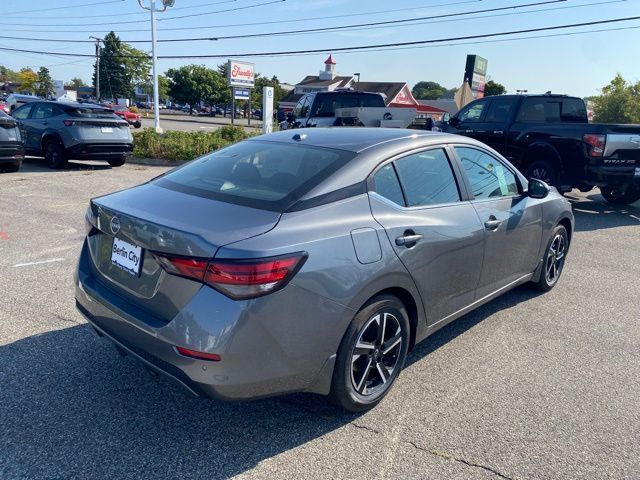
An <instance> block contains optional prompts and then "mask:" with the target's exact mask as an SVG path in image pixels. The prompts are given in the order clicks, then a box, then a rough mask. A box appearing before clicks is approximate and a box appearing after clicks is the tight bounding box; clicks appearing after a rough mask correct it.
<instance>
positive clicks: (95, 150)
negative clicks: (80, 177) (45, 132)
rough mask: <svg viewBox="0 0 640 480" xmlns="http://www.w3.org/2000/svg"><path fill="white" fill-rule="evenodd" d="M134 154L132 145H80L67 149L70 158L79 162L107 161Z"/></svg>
mask: <svg viewBox="0 0 640 480" xmlns="http://www.w3.org/2000/svg"><path fill="white" fill-rule="evenodd" d="M132 152H133V144H132V143H79V144H77V145H74V146H72V147H69V148H68V149H67V153H68V154H69V156H71V158H74V159H77V160H105V159H109V158H115V157H121V156H123V155H126V156H129V155H131V153H132Z"/></svg>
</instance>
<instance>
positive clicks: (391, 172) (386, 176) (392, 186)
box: [373, 163, 404, 206]
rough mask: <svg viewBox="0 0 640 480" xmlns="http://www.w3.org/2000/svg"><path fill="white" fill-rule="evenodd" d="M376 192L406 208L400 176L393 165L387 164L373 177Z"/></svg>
mask: <svg viewBox="0 0 640 480" xmlns="http://www.w3.org/2000/svg"><path fill="white" fill-rule="evenodd" d="M373 183H374V191H375V192H376V193H378V194H379V195H382V196H383V197H384V198H386V199H388V200H391V201H392V202H393V203H396V204H398V205H402V206H404V197H403V196H402V188H400V182H399V181H398V176H397V175H396V171H395V169H394V168H393V165H392V164H391V163H388V164H386V165H385V166H384V167H382V168H381V169H380V170H378V171H377V172H376V174H375V175H374V176H373Z"/></svg>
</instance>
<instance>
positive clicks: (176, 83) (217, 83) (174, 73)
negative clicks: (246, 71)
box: [167, 65, 225, 108]
mask: <svg viewBox="0 0 640 480" xmlns="http://www.w3.org/2000/svg"><path fill="white" fill-rule="evenodd" d="M167 77H168V78H169V95H170V96H171V97H172V98H173V99H174V100H175V101H177V102H180V103H188V104H189V106H190V107H191V108H193V107H194V106H195V105H197V104H198V103H200V102H203V101H204V102H212V101H214V99H215V97H216V94H217V92H218V90H219V89H221V88H222V86H223V85H225V82H224V78H222V75H221V74H220V73H219V72H217V71H215V70H212V69H211V68H207V67H205V66H204V65H183V66H182V67H180V68H170V69H169V70H168V71H167Z"/></svg>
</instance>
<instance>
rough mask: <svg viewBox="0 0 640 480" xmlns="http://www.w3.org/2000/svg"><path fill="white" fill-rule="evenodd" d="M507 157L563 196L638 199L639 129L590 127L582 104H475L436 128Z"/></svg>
mask: <svg viewBox="0 0 640 480" xmlns="http://www.w3.org/2000/svg"><path fill="white" fill-rule="evenodd" d="M439 128H440V129H441V130H443V131H445V132H449V133H457V134H460V135H466V136H469V137H472V138H475V139H477V140H480V141H481V142H484V143H486V144H487V145H489V146H490V147H492V148H495V149H496V150H497V151H498V152H500V153H502V154H503V155H505V156H506V157H507V158H508V159H509V160H510V161H511V162H512V163H513V164H514V165H516V166H517V167H518V168H519V169H520V170H521V171H523V172H524V174H525V176H527V177H528V178H540V179H542V180H544V181H545V182H547V183H549V184H551V185H554V186H556V187H557V188H558V189H559V190H561V191H569V190H571V188H578V189H580V190H581V191H583V192H588V191H589V190H591V189H592V188H593V187H594V186H596V187H600V192H601V193H602V196H603V197H604V199H605V200H607V201H608V202H611V203H619V204H627V203H633V202H635V201H637V200H639V199H640V125H614V124H596V123H589V120H588V117H587V109H586V107H585V104H584V101H583V100H582V99H581V98H577V97H569V96H566V95H551V94H545V95H503V96H498V97H487V98H483V99H481V100H476V101H474V102H471V103H470V104H468V105H467V106H465V107H464V108H463V109H462V110H460V111H459V112H458V113H457V114H456V115H454V116H453V117H451V118H450V119H449V120H448V121H446V122H443V123H442V124H440V125H439Z"/></svg>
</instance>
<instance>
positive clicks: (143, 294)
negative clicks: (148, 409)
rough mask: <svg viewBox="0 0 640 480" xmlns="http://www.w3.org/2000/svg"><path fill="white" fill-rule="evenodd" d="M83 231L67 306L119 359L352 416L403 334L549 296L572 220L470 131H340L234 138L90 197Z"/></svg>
mask: <svg viewBox="0 0 640 480" xmlns="http://www.w3.org/2000/svg"><path fill="white" fill-rule="evenodd" d="M86 225H87V237H86V240H85V242H84V246H83V248H82V253H81V255H80V260H79V265H78V269H77V274H76V278H75V284H76V304H77V307H78V309H79V310H80V312H82V314H84V316H85V317H86V318H87V320H88V321H89V322H90V323H91V325H93V327H94V328H95V330H96V331H97V332H98V334H99V335H101V336H105V337H107V338H108V339H110V340H111V341H112V342H113V343H115V345H116V346H117V349H118V350H119V351H120V352H121V353H126V354H129V355H132V356H133V357H135V358H137V359H138V360H140V361H142V362H143V363H144V364H146V365H147V366H148V367H149V368H151V369H154V370H157V371H159V372H162V373H164V374H166V375H168V376H169V377H170V378H172V379H173V380H175V381H176V382H178V383H179V384H181V385H182V386H184V387H186V388H187V389H188V390H190V391H191V392H192V393H194V394H196V395H202V396H210V397H215V398H219V399H250V398H256V397H265V396H270V395H276V394H282V393H286V392H296V391H305V392H315V393H320V394H324V395H330V397H331V398H332V399H333V400H334V401H335V402H336V403H337V404H339V405H341V406H342V407H344V408H346V409H348V410H351V411H362V410H366V409H369V408H372V407H373V406H375V405H376V404H377V403H378V402H380V400H381V399H382V398H383V397H384V396H385V395H386V394H387V392H388V391H389V389H390V388H391V385H392V384H393V383H394V381H395V380H396V378H397V377H398V374H399V373H400V370H401V368H402V366H403V363H404V361H405V358H406V356H407V352H408V351H410V350H411V349H412V348H413V346H414V345H415V344H416V343H417V342H420V341H421V340H423V339H424V338H425V337H427V336H428V335H430V334H432V333H433V332H435V331H436V330H438V329H439V328H441V327H443V326H444V325H446V324H447V323H449V322H451V321H453V320H455V319H456V318H458V317H460V316H462V315H464V314H465V313H467V312H469V311H471V310H473V309H474V308H476V307H478V306H480V305H482V304H484V303H486V302H488V301H490V300H492V299H493V298H495V297H497V296H498V295H500V294H502V293H504V292H506V291H508V290H510V289H512V288H514V287H516V286H518V285H521V284H524V283H527V282H531V283H532V284H533V285H535V286H536V287H538V288H541V289H542V290H550V289H551V288H553V287H554V286H555V285H556V283H557V282H558V279H559V277H560V275H561V273H562V269H563V266H564V263H565V260H566V255H567V252H568V249H569V244H570V241H571V235H572V232H573V229H574V220H573V215H572V212H571V206H570V205H569V203H568V202H567V201H566V200H565V199H564V198H563V197H562V196H560V195H559V194H558V192H557V191H556V190H555V189H553V188H550V187H548V186H547V185H546V184H544V183H543V182H541V181H539V180H532V181H530V182H528V183H527V181H526V180H525V178H524V177H523V176H522V175H521V174H520V173H519V172H518V171H517V170H516V169H515V168H514V167H513V166H512V165H510V164H509V162H507V161H506V160H505V159H504V158H503V157H501V156H500V155H499V154H498V153H496V152H495V151H493V150H492V149H490V148H488V147H487V146H485V145H483V144H481V143H479V142H477V141H475V140H473V139H469V138H464V137H460V136H455V135H449V134H442V133H431V132H420V133H417V132H416V131H410V130H398V129H379V128H377V129H366V128H355V129H350V128H340V129H309V130H305V131H304V132H303V133H302V132H299V133H298V132H291V131H288V132H287V131H285V132H280V133H275V134H271V135H268V136H261V137H255V138H253V139H250V140H247V141H244V142H241V143H237V144H235V145H232V146H230V147H227V148H225V149H222V150H219V151H217V152H214V153H212V154H209V155H206V156H204V157H202V158H200V159H198V160H195V161H193V162H190V163H188V164H186V165H184V166H182V167H180V168H177V169H174V170H172V171H170V172H168V173H166V174H164V175H162V176H160V177H158V178H155V179H153V180H152V181H150V182H148V183H145V184H143V185H140V186H137V187H134V188H131V189H128V190H124V191H121V192H117V193H114V194H110V195H106V196H103V197H98V198H95V199H93V200H92V201H91V204H90V207H89V208H88V210H87V212H86Z"/></svg>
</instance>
